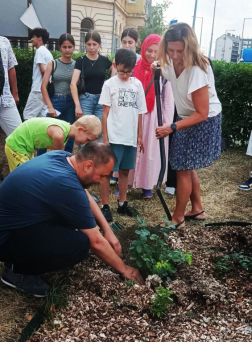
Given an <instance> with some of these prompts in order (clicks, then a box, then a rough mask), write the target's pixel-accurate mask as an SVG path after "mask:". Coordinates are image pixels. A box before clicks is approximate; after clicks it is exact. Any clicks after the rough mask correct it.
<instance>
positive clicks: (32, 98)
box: [23, 91, 48, 120]
mask: <svg viewBox="0 0 252 342" xmlns="http://www.w3.org/2000/svg"><path fill="white" fill-rule="evenodd" d="M47 112H48V108H47V105H46V104H45V103H44V102H43V96H42V93H40V92H38V91H31V92H30V94H29V97H28V100H27V102H26V106H25V109H24V113H23V117H24V119H25V120H29V119H32V118H36V117H45V116H46V114H47Z"/></svg>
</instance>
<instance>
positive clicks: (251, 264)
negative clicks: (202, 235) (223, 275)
mask: <svg viewBox="0 0 252 342" xmlns="http://www.w3.org/2000/svg"><path fill="white" fill-rule="evenodd" d="M215 260H216V265H215V271H216V272H217V273H220V272H227V271H229V270H231V269H233V268H235V267H236V266H237V265H240V266H241V267H243V268H244V269H245V270H246V271H248V272H252V256H244V255H243V254H241V253H233V254H231V255H230V256H229V255H225V256H224V257H216V258H215Z"/></svg>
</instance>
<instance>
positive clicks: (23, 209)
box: [0, 151, 96, 245]
mask: <svg viewBox="0 0 252 342" xmlns="http://www.w3.org/2000/svg"><path fill="white" fill-rule="evenodd" d="M68 156H69V157H70V156H71V154H70V153H68V152H65V151H52V152H49V153H45V154H44V155H42V156H40V157H37V158H34V159H32V160H30V161H28V162H26V163H24V164H22V165H20V166H19V167H18V168H17V169H15V170H14V171H13V172H11V173H10V174H9V175H8V177H7V178H6V179H5V180H4V181H3V182H2V184H1V185H0V245H1V244H3V243H4V242H5V241H6V239H7V236H8V231H9V230H10V229H18V228H24V227H27V226H31V225H34V224H36V223H41V222H44V221H45V222H46V221H52V222H54V221H56V222H59V221H60V222H64V225H65V226H68V227H69V228H73V229H89V228H94V227H96V222H95V219H94V216H93V214H92V211H91V208H90V204H89V199H88V197H87V194H86V192H85V190H84V189H83V187H82V185H81V183H80V181H79V180H78V177H77V174H76V172H75V170H74V169H73V168H72V167H71V165H70V164H69V163H68V161H67V157H68Z"/></svg>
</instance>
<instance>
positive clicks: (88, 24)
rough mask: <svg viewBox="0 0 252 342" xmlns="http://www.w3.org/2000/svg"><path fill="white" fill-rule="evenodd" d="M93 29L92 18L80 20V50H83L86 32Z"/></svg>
mask: <svg viewBox="0 0 252 342" xmlns="http://www.w3.org/2000/svg"><path fill="white" fill-rule="evenodd" d="M93 29H94V23H93V20H91V19H89V18H85V19H83V20H82V21H81V29H80V52H85V51H86V49H85V36H86V34H87V33H88V32H89V31H91V30H93Z"/></svg>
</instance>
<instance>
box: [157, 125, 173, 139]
mask: <svg viewBox="0 0 252 342" xmlns="http://www.w3.org/2000/svg"><path fill="white" fill-rule="evenodd" d="M172 132H173V130H172V129H171V125H163V126H161V127H157V128H156V138H157V139H160V138H164V137H167V136H168V135H169V134H171V133H172Z"/></svg>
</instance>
